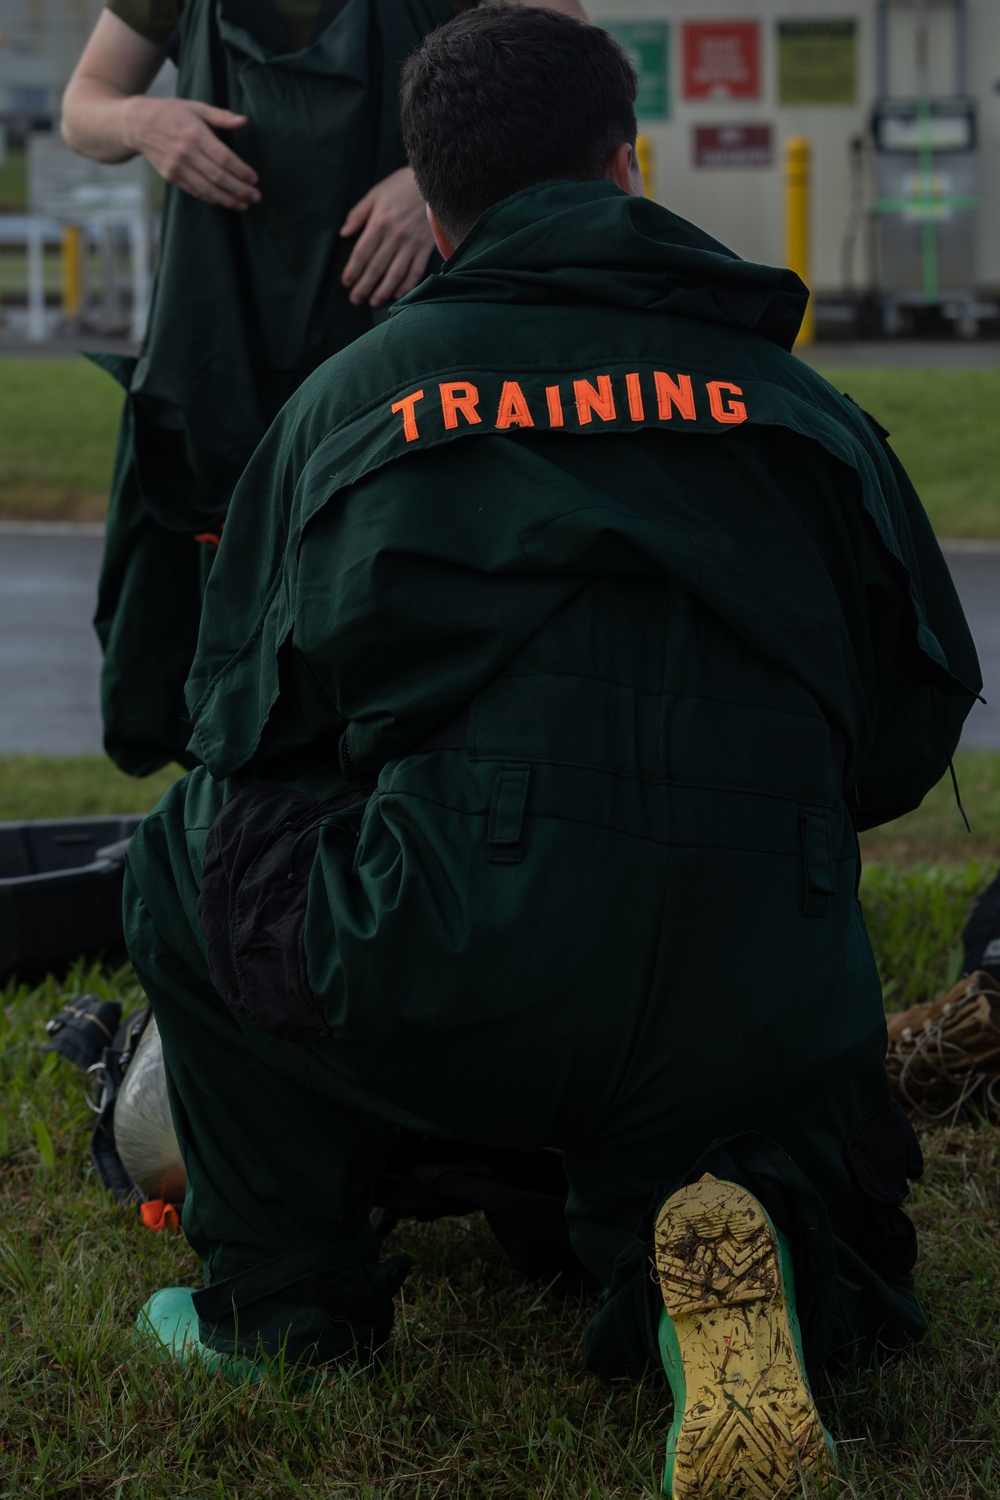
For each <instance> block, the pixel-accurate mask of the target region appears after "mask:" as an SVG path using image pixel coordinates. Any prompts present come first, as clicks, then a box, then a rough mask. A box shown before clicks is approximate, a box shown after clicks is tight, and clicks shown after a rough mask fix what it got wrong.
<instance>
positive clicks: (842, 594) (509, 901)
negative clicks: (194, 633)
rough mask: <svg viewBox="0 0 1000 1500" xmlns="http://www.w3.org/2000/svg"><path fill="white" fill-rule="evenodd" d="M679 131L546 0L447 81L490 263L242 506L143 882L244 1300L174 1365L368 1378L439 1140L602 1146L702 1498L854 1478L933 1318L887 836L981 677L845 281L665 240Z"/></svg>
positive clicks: (447, 45) (648, 1350)
mask: <svg viewBox="0 0 1000 1500" xmlns="http://www.w3.org/2000/svg"><path fill="white" fill-rule="evenodd" d="M634 97H635V76H634V72H633V70H632V67H631V65H630V63H629V61H628V59H627V58H626V56H625V55H624V54H623V53H622V52H621V50H620V49H619V48H618V47H617V46H616V44H615V43H614V42H613V41H612V40H611V39H610V38H609V37H608V36H607V35H606V34H605V33H604V32H602V31H600V30H598V29H597V28H595V27H590V26H585V25H578V24H577V23H575V22H573V21H570V20H568V19H565V18H563V17H560V16H558V15H555V14H552V13H550V12H547V11H544V10H537V11H532V12H520V13H515V12H513V11H511V10H510V9H509V8H508V7H505V6H485V7H482V8H480V9H478V10H475V11H472V12H470V13H468V14H466V15H463V16H461V17H460V18H458V19H457V20H455V21H454V22H451V23H449V24H448V25H447V26H445V27H444V28H442V29H441V30H440V31H438V32H436V33H434V35H432V36H431V37H430V38H429V39H428V40H427V41H425V43H424V45H423V47H422V48H421V50H420V52H419V53H417V54H416V55H415V56H414V58H413V59H412V60H411V61H410V63H409V64H408V67H407V71H406V74H405V78H404V86H403V118H404V126H405V133H406V141H407V148H408V152H409V156H410V160H411V164H412V166H413V168H414V171H415V173H416V177H417V180H418V183H419V185H420V187H421V190H422V191H423V192H424V194H425V196H426V198H427V201H428V203H429V205H430V211H431V216H432V218H431V222H432V226H433V228H434V232H435V236H436V238H437V241H438V244H439V246H440V248H441V250H442V251H443V253H444V254H445V255H446V257H447V263H446V266H445V269H444V271H443V272H442V273H441V274H440V275H438V276H435V277H432V278H430V279H429V280H428V281H426V282H424V283H423V284H422V286H421V287H419V288H418V289H417V290H416V291H415V292H413V293H411V294H410V295H409V297H407V298H406V299H404V301H403V302H402V303H401V304H400V305H399V307H398V309H397V310H396V311H395V312H394V313H393V315H392V317H391V318H390V319H389V320H388V322H387V324H386V325H385V326H384V327H381V328H379V329H377V330H375V331H373V332H371V333H370V334H368V335H366V336H365V337H364V338H362V339H361V340H359V341H358V343H357V344H355V345H354V346H353V347H351V348H350V349H347V350H345V351H344V352H342V353H341V354H339V355H337V356H336V357H335V358H334V359H332V360H331V361H330V362H329V363H328V364H326V365H325V366H323V368H322V369H321V370H319V371H318V372H317V373H316V374H315V375H314V376H313V377H311V378H310V379H309V381H307V382H306V384H305V385H304V386H303V387H302V389H301V390H300V391H299V392H298V394H297V395H296V396H295V397H294V398H293V399H292V401H291V402H290V403H289V404H288V405H287V406H286V407H285V409H284V411H283V412H282V414H281V415H280V417H279V418H278V420H277V422H276V423H275V425H274V426H273V428H272V429H271V431H270V433H269V434H268V436H267V437H266V439H265V440H264V442H263V443H262V445H261V447H260V448H259V449H258V451H257V453H256V455H255V457H254V459H253V461H252V462H251V464H250V466H249V468H248V470H247V471H246V474H245V476H244V478H243V480H242V482H241V484H240V487H239V489H238V491H237V494H236V497H235V499H234V502H233V507H232V511H231V513H230V520H229V523H228V525H227V528H226V533H225V537H224V539H223V543H222V546H221V549H220V552H219V558H218V563H217V566H216V568H215V570H214V571H213V574H212V578H211V582H210V584H209V589H208V595H207V599H206V609H205V616H204V622H203V627H202V633H201V638H200V644H199V651H198V657H197V660H196V663H195V668H194V672H193V675H192V678H191V680H190V682H189V685H188V697H189V704H190V708H191V714H192V720H193V723H194V740H193V748H194V750H195V752H196V753H197V755H198V757H199V758H200V759H201V760H202V762H203V767H202V768H201V769H199V770H197V771H195V772H193V773H192V774H191V775H190V776H188V777H187V778H186V779H185V780H183V781H181V782H179V783H178V784H177V785H176V786H175V787H174V788H173V789H172V790H171V791H170V792H169V793H168V795H167V796H166V798H165V799H164V801H163V802H162V803H161V804H160V806H159V808H158V809H157V810H156V811H155V812H154V813H153V814H151V815H150V817H149V818H147V819H146V821H145V822H144V823H143V825H142V828H141V829H140V831H139V833H138V834H137V835H136V838H135V839H134V840H133V843H132V846H131V848H130V853H129V865H130V873H129V879H128V886H127V893H126V925H127V930H128V938H129V946H130V952H131V954H132V958H133V960H134V962H135V965H136V968H137V969H138V971H139V974H140V976H141V978H142V982H143V984H144V986H145V988H146V991H147V993H148V994H149V996H150V999H151V1001H152V1003H153V1006H154V1009H155V1012H156V1016H157V1020H158V1023H159V1027H160V1032H161V1034H162V1038H163V1046H164V1054H165V1058H166V1065H167V1072H168V1081H169V1086H170V1090H171V1098H172V1106H173V1112H174V1116H175V1121H176V1125H177V1131H178V1136H179V1139H180V1142H181V1146H182V1149H183V1152H184V1156H185V1163H186V1167H187V1172H188V1184H189V1193H188V1200H187V1203H186V1205H185V1210H184V1228H185V1232H186V1234H187V1236H188V1238H189V1240H190V1241H191V1243H192V1245H193V1246H194V1247H195V1249H196V1250H197V1252H198V1253H199V1255H200V1256H201V1259H202V1263H203V1268H204V1277H205V1287H204V1289H203V1290H201V1291H199V1292H197V1293H195V1294H194V1295H193V1296H192V1295H191V1294H190V1293H188V1292H175V1293H173V1294H170V1295H167V1294H163V1293H161V1294H158V1295H157V1296H156V1297H154V1298H153V1299H152V1301H151V1303H150V1304H149V1305H148V1307H147V1310H146V1313H145V1316H144V1324H145V1326H146V1327H147V1329H149V1330H151V1331H153V1332H157V1333H158V1336H160V1337H161V1338H162V1339H163V1340H164V1341H165V1342H167V1343H168V1344H170V1345H171V1347H173V1348H175V1349H176V1350H178V1351H181V1350H182V1349H183V1350H186V1351H187V1352H188V1353H190V1352H191V1351H192V1350H197V1351H199V1352H200V1355H201V1357H204V1358H214V1359H221V1360H223V1361H228V1362H230V1363H231V1364H233V1365H238V1362H239V1361H241V1360H253V1359H255V1358H259V1357H260V1356H261V1355H262V1354H263V1355H269V1354H275V1353H277V1352H279V1351H281V1350H284V1351H285V1353H286V1355H288V1356H289V1357H293V1358H300V1359H303V1360H306V1361H311V1362H314V1363H320V1364H322V1363H326V1362H332V1361H336V1360H340V1359H343V1358H351V1357H360V1358H365V1357H368V1356H370V1355H371V1354H372V1353H373V1352H374V1351H376V1350H377V1349H378V1348H379V1347H380V1346H381V1345H383V1344H384V1343H385V1341H386V1339H387V1338H388V1336H389V1333H390V1328H391V1323H392V1292H393V1290H394V1289H395V1287H396V1285H397V1284H398V1281H399V1279H400V1276H401V1274H402V1272H401V1269H400V1267H399V1266H398V1265H396V1264H394V1263H381V1264H380V1263H379V1260H378V1252H377V1248H376V1245H375V1241H374V1238H373V1235H372V1232H371V1229H370V1227H369V1210H370V1204H371V1193H372V1183H373V1179H374V1176H375V1173H376V1171H377V1170H378V1166H379V1163H380V1162H381V1161H382V1160H383V1159H384V1156H385V1153H386V1151H387V1150H388V1149H389V1147H390V1145H391V1142H392V1139H393V1135H394V1132H395V1131H396V1130H398V1128H399V1127H408V1128H411V1129H416V1130H419V1131H422V1132H425V1133H428V1134H431V1135H437V1136H440V1137H453V1138H459V1139H462V1140H466V1141H474V1142H479V1143H481V1144H483V1145H486V1146H504V1147H522V1148H533V1147H540V1146H554V1147H558V1148H560V1149H561V1150H562V1152H563V1159H564V1162H565V1168H566V1174H567V1178H568V1182H569V1198H568V1203H567V1217H568V1221H569V1227H570V1233H571V1236H572V1240H573V1243H574V1246H575V1248H576V1250H577V1253H578V1254H579V1256H580V1258H581V1259H582V1261H583V1262H584V1264H585V1266H586V1267H587V1269H588V1270H589V1271H590V1272H591V1273H592V1275H593V1276H595V1277H596V1278H597V1279H598V1280H599V1281H600V1283H601V1284H602V1285H603V1287H604V1288H605V1289H606V1290H605V1293H604V1296H603V1298H602V1301H601V1304H600V1306H599V1309H598V1311H597V1313H596V1315H595V1317H594V1319H593V1321H592V1323H591V1326H590V1329H589V1331H588V1338H587V1350H588V1355H587V1357H588V1363H589V1366H590V1367H591V1368H592V1369H594V1370H597V1371H599V1372H601V1373H604V1374H608V1375H622V1374H630V1373H634V1374H639V1373H641V1372H642V1371H643V1370H644V1369H645V1368H647V1367H648V1366H649V1365H650V1364H651V1363H654V1362H657V1361H659V1360H661V1359H662V1361H663V1363H664V1365H665V1367H666V1370H667V1373H668V1375H669V1377H670V1380H671V1383H672V1385H673V1388H674V1393H675V1407H676V1416H675V1421H674V1425H673V1427H672V1428H671V1432H670V1438H669V1441H668V1472H667V1488H668V1489H672V1491H673V1493H674V1494H675V1495H676V1496H678V1497H680V1496H682V1495H699V1494H708V1493H710V1492H712V1487H713V1486H720V1487H721V1488H722V1489H723V1490H724V1491H725V1492H726V1493H729V1494H748V1495H769V1494H772V1493H773V1492H774V1491H775V1490H777V1489H778V1488H780V1486H781V1484H782V1483H784V1482H785V1481H786V1480H787V1479H788V1478H789V1477H790V1476H792V1475H794V1474H797V1473H798V1472H799V1471H800V1470H802V1471H805V1472H807V1473H811V1474H813V1475H822V1474H823V1473H824V1472H825V1470H826V1466H827V1462H828V1458H827V1445H826V1440H825V1437H824V1434H823V1431H822V1427H821V1425H820V1422H819V1418H818V1416H817V1413H816V1409H815V1406H814V1404H813V1401H812V1397H811V1395H810V1393H809V1384H808V1379H807V1373H813V1372H815V1371H816V1370H817V1369H819V1368H820V1367H821V1366H822V1365H823V1364H824V1363H827V1362H829V1361H844V1360H847V1359H850V1358H856V1357H858V1356H859V1355H860V1356H862V1357H866V1356H869V1355H871V1354H872V1353H874V1351H875V1350H876V1349H877V1348H878V1347H885V1348H899V1347H902V1346H904V1345H905V1344H906V1343H908V1342H910V1341H912V1340H915V1339H917V1338H919V1337H920V1336H921V1334H922V1332H923V1329H924V1320H923V1315H922V1313H921V1310H920V1307H919V1305H918V1303H917V1300H916V1298H915V1295H914V1290H913V1281H912V1276H911V1270H912V1265H913V1260H914V1255H915V1244H914V1237H913V1231H912V1228H911V1226H910V1224H909V1221H908V1219H907V1218H906V1217H905V1215H904V1213H903V1211H902V1209H901V1208H900V1207H899V1205H900V1203H901V1202H902V1199H903V1198H904V1196H905V1194H906V1191H907V1179H908V1178H911V1177H913V1176H915V1175H917V1174H918V1173H919V1170H920V1160H919V1150H918V1148H917V1145H916V1141H915V1139H914V1137H913V1134H912V1131H911V1130H910V1127H909V1126H908V1124H907V1122H906V1120H905V1118H904V1117H903V1116H902V1115H901V1113H900V1112H899V1111H898V1110H897V1109H896V1108H895V1107H894V1106H893V1105H892V1104H891V1102H890V1097H889V1091H888V1087H887V1084H886V1077H885V1068H884V1052H885V1025H884V1019H883V1013H882V1005H881V996H880V990H879V983H878V976H877V973H876V969H875V964H874V960H873V957H872V952H871V947H870V945H869V942H868V938H867V935H866V932H865V928H864V923H863V921H862V918H861V914H860V910H859V907H858V903H857V900H856V895H855V892H856V882H857V872H858V863H857V861H858V855H857V841H856V835H855V826H856V824H859V823H860V824H861V825H862V826H868V825H871V824H874V823H878V822H880V821H884V820H886V819H888V818H891V817H895V816H897V815H898V814H899V813H901V812H903V811H905V810H907V809H909V808H912V807H914V806H916V805H917V803H918V802H919V801H920V799H921V798H922V796H923V795H924V793H925V791H926V790H927V789H928V788H929V787H930V786H931V785H932V784H933V783H934V782H935V781H936V780H937V779H938V777H939V776H940V775H941V773H942V771H943V769H944V768H945V767H946V765H947V763H948V759H949V756H950V754H951V752H952V750H953V748H954V746H955V744H956V742H957V739H958V735H959V732H960V728H961V724H962V721H963V719H964V717H965V715H966V713H967V712H968V709H969V707H970V705H971V702H972V701H973V698H974V695H975V692H976V690H977V689H978V686H979V677H978V667H977V663H976V658H975V652H974V650H973V648H972V644H971V641H970V638H969V635H968V631H967V629H966V626H965V622H964V619H963V617H962V614H961V610H960V608H959V606H958V603H957V600H956V598H955V595H954V591H953V589H952V586H951V583H950V579H949V577H948V573H947V570H946V568H945V565H944V562H943V560H942V558H941V555H940V552H939V551H938V548H937V546H936V543H935V541H934V539H933V536H932V534H931V531H930V528H929V526H928V523H927V520H926V518H925V516H924V514H923V512H922V510H921V508H920V505H919V502H918V500H917V498H916V496H915V495H914V493H913V491H912V488H911V487H910V485H909V483H908V481H907V479H906V476H905V474H904V473H903V472H902V470H901V469H900V467H899V465H898V463H897V461H896V459H895V458H894V456H893V454H892V452H891V450H890V449H889V448H888V447H887V446H886V444H885V442H884V440H883V435H882V434H881V432H880V429H878V428H877V426H876V425H875V424H873V423H872V422H871V421H870V420H869V419H867V418H866V417H865V416H864V414H863V413H862V412H861V411H860V410H859V409H858V408H857V407H855V406H854V405H853V404H852V403H851V402H850V401H849V400H847V399H846V398H843V397H841V396H839V395H838V394H837V393H836V392H835V391H834V390H833V389H832V388H831V387H830V386H829V385H827V384H826V383H825V382H824V381H823V380H822V379H821V378H820V377H819V376H817V375H815V374H814V373H813V372H811V371H810V370H808V369H807V368H805V367H803V366H802V365H800V364H799V363H798V362H797V361H796V360H795V359H794V358H793V357H792V356H791V354H790V352H789V350H790V347H791V344H792V341H793V339H794V337H795V333H796V329H797V326H798V322H799V320H800V318H801V315H802V312H803V310H804V307H805V302H806V292H805V289H804V288H803V287H802V285H801V283H800V282H799V281H798V280H797V279H796V278H795V277H794V276H793V275H791V274H790V273H789V272H786V271H781V270H774V269H770V268H767V267H760V266H754V265H749V264H747V263H745V262H743V261H741V260H739V259H738V258H737V257H735V256H734V255H733V254H732V253H731V252H729V251H728V250H726V249H725V248H724V247H723V246H722V245H720V244H718V243H717V242H715V241H713V240H711V239H710V238H709V237H708V236H707V235H705V234H703V233H702V232H701V231H700V230H698V229H696V228H695V227H693V226H692V225H690V224H688V223H685V222H684V221H682V220H680V219H678V218H676V217H675V216H674V215H672V214H671V213H670V212H668V211H667V210H666V209H665V208H662V207H660V206H658V205H656V204H653V203H649V202H647V201H645V200H644V199H643V197H642V186H641V179H640V176H639V173H638V171H637V167H636V162H635V150H634V146H635V116H634V111H633V101H634ZM654 1265H655V1268H656V1271H657V1273H658V1279H657V1278H656V1277H654V1276H651V1270H652V1267H653V1266H654ZM796 1308H797V1314H798V1317H796ZM799 1324H801V1338H800V1329H799ZM747 1330H749V1332H747ZM748 1393H749V1394H748ZM734 1414H735V1415H734ZM734 1422H736V1423H737V1425H738V1426H739V1427H740V1429H741V1432H742V1436H743V1437H744V1438H745V1441H743V1442H739V1441H734V1440H733V1438H734V1435H733V1431H732V1428H733V1423H734ZM738 1435H739V1434H737V1436H738Z"/></svg>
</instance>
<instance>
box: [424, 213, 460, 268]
mask: <svg viewBox="0 0 1000 1500" xmlns="http://www.w3.org/2000/svg"><path fill="white" fill-rule="evenodd" d="M427 222H428V224H429V225H430V226H431V234H432V235H433V236H434V243H435V245H437V247H438V249H439V250H440V252H441V258H442V260H448V258H449V257H450V256H452V255H454V253H455V246H454V245H453V244H452V243H451V240H450V239H449V238H448V236H447V235H446V234H445V232H444V230H443V229H442V228H441V225H440V224H439V223H438V221H437V216H436V214H435V213H434V210H433V208H431V206H430V204H429V203H428V205H427Z"/></svg>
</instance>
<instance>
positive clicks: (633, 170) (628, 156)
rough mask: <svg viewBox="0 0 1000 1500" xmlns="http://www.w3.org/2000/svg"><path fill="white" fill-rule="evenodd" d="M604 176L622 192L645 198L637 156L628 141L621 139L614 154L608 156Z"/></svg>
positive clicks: (632, 196) (631, 196)
mask: <svg viewBox="0 0 1000 1500" xmlns="http://www.w3.org/2000/svg"><path fill="white" fill-rule="evenodd" d="M604 176H605V177H606V179H607V180H608V182H613V183H614V184H615V186H616V187H620V188H621V190H622V192H623V193H628V195H629V197H630V198H645V196H646V190H645V188H644V187H643V183H642V172H641V171H640V169H639V158H638V157H637V156H636V154H635V147H634V146H632V145H630V144H629V142H628V141H622V143H621V145H620V146H619V147H618V150H617V151H616V152H615V154H614V156H612V157H611V158H610V160H609V161H608V165H607V167H606V168H605V171H604Z"/></svg>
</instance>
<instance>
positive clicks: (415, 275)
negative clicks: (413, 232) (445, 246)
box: [368, 244, 429, 307]
mask: <svg viewBox="0 0 1000 1500" xmlns="http://www.w3.org/2000/svg"><path fill="white" fill-rule="evenodd" d="M428 254H429V252H428V251H426V250H424V248H423V246H420V247H419V249H418V250H417V251H416V252H414V249H413V246H412V244H405V245H403V246H402V247H401V248H400V250H399V252H398V253H397V254H396V255H395V256H394V257H393V260H392V263H391V264H390V266H389V269H388V270H387V271H386V273H385V275H384V276H383V277H382V280H381V281H380V282H379V284H378V286H377V287H376V288H375V290H374V291H373V292H372V294H371V296H370V297H369V299H368V301H369V303H370V305H371V306H372V307H384V306H385V304H386V303H387V302H394V301H395V300H396V299H397V298H398V297H403V296H405V295H406V293H407V292H409V291H412V289H413V288H414V287H415V286H416V284H417V282H418V281H420V280H421V278H422V276H423V267H424V266H425V265H426V264H427V257H428Z"/></svg>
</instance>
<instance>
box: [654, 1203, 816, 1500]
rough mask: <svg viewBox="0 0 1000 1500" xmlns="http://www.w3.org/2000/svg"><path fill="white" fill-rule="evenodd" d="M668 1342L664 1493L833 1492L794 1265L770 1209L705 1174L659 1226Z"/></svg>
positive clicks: (697, 1498)
mask: <svg viewBox="0 0 1000 1500" xmlns="http://www.w3.org/2000/svg"><path fill="white" fill-rule="evenodd" d="M654 1253H655V1259H656V1269H657V1274H658V1275H659V1279H660V1288H661V1291H662V1293H663V1302H664V1309H663V1312H662V1314H661V1316H660V1329H659V1343H660V1354H661V1357H662V1359H663V1368H664V1370H665V1371H666V1374H667V1379H668V1380H669V1381H670V1385H671V1389H672V1390H673V1393H674V1420H673V1424H672V1426H671V1428H670V1432H669V1434H668V1436H667V1462H666V1470H665V1473H664V1476H663V1489H664V1493H665V1494H667V1495H670V1496H672V1497H673V1500H710V1497H719V1496H725V1497H726V1500H775V1497H776V1496H782V1495H788V1496H791V1495H794V1494H801V1493H802V1491H803V1485H804V1484H805V1485H808V1486H809V1489H808V1491H807V1493H810V1494H815V1493H826V1492H827V1491H828V1489H829V1485H830V1480H831V1478H832V1475H833V1467H834V1465H833V1442H832V1440H831V1438H830V1436H829V1434H828V1433H827V1432H826V1431H825V1430H824V1428H823V1424H822V1423H821V1421H820V1419H819V1414H818V1412H817V1410H816V1406H815V1403H814V1401H813V1397H812V1392H811V1391H810V1389H809V1382H808V1380H807V1378H806V1373H805V1364H804V1361H803V1357H802V1339H801V1334H800V1331H799V1324H798V1318H797V1316H796V1312H795V1294H794V1283H793V1278H792V1263H791V1257H790V1255H789V1254H788V1250H787V1246H785V1245H783V1244H782V1241H781V1238H780V1236H779V1235H778V1234H777V1232H776V1231H775V1229H774V1226H773V1225H772V1224H771V1221H770V1219H769V1218H768V1216H767V1214H766V1213H765V1212H764V1209H763V1208H762V1207H761V1205H760V1204H759V1203H758V1202H757V1200H756V1198H754V1197H753V1196H752V1195H751V1194H750V1193H748V1192H747V1191H746V1190H745V1189H744V1188H741V1187H738V1186H737V1185H736V1184H735V1183H731V1182H720V1181H719V1180H718V1179H717V1178H715V1177H710V1176H708V1175H706V1176H704V1177H702V1178H701V1179H700V1181H698V1182H694V1183H690V1184H689V1185H688V1186H687V1187H683V1188H681V1189H680V1191H679V1192H676V1193H674V1194H672V1196H671V1197H670V1198H668V1199H667V1200H666V1202H665V1203H664V1204H663V1206H662V1208H661V1209H660V1212H659V1215H658V1216H657V1221H656V1230H655V1239H654Z"/></svg>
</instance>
